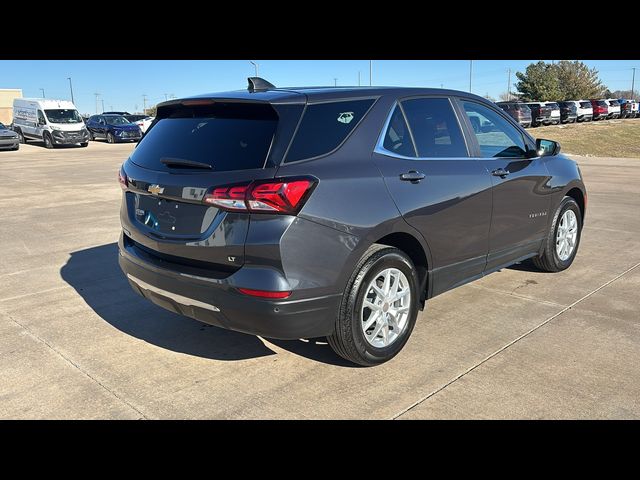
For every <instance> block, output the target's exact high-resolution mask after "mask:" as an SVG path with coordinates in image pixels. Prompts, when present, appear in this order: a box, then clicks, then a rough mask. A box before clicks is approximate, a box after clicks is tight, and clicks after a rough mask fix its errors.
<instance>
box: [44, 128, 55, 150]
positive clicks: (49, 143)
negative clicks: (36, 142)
mask: <svg viewBox="0 0 640 480" xmlns="http://www.w3.org/2000/svg"><path fill="white" fill-rule="evenodd" d="M42 140H43V141H44V147H45V148H48V149H52V148H53V147H54V145H53V138H51V134H50V133H49V132H44V135H43V136H42Z"/></svg>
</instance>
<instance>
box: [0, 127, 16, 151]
mask: <svg viewBox="0 0 640 480" xmlns="http://www.w3.org/2000/svg"><path fill="white" fill-rule="evenodd" d="M19 148H20V137H18V134H17V133H16V132H14V131H13V130H11V129H10V128H9V127H7V126H5V125H4V124H3V123H2V122H0V150H18V149H19Z"/></svg>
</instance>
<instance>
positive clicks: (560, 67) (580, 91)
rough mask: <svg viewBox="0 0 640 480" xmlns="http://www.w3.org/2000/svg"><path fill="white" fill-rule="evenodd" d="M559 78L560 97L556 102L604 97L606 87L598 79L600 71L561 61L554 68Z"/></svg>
mask: <svg viewBox="0 0 640 480" xmlns="http://www.w3.org/2000/svg"><path fill="white" fill-rule="evenodd" d="M552 70H553V71H554V72H555V74H556V76H557V78H558V84H559V87H560V96H558V97H557V98H556V100H580V99H581V98H596V97H599V96H600V95H602V93H603V91H604V90H605V87H604V85H602V82H601V81H600V78H598V71H597V70H596V69H595V68H589V67H587V66H586V65H585V64H584V63H582V62H579V61H578V60H574V61H573V62H572V61H570V60H560V61H559V62H558V63H556V64H555V65H553V66H552Z"/></svg>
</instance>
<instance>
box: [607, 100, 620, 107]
mask: <svg viewBox="0 0 640 480" xmlns="http://www.w3.org/2000/svg"><path fill="white" fill-rule="evenodd" d="M609 104H610V105H611V106H612V107H618V106H620V103H618V101H617V100H609Z"/></svg>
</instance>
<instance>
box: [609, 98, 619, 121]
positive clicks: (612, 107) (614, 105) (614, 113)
mask: <svg viewBox="0 0 640 480" xmlns="http://www.w3.org/2000/svg"><path fill="white" fill-rule="evenodd" d="M605 102H606V103H607V106H608V111H609V113H608V114H607V118H619V117H620V104H619V103H618V101H617V100H615V99H612V98H608V99H606V100H605Z"/></svg>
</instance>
